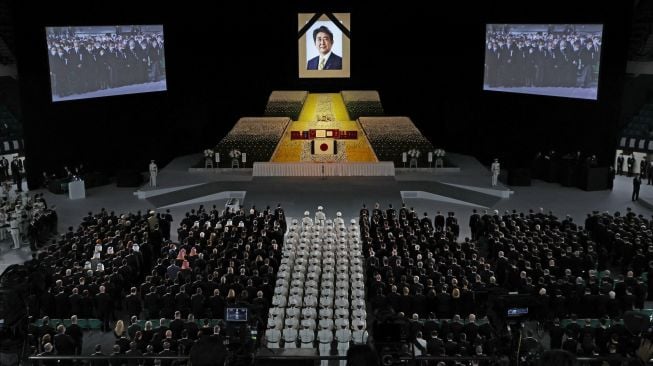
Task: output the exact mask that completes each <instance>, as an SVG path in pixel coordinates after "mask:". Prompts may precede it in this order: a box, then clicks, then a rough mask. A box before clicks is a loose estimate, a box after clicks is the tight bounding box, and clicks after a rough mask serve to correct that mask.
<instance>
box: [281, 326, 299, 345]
mask: <svg viewBox="0 0 653 366" xmlns="http://www.w3.org/2000/svg"><path fill="white" fill-rule="evenodd" d="M287 320H288V319H286V321H287ZM283 342H284V344H283V348H297V329H295V328H293V327H291V326H290V325H286V329H284V330H283Z"/></svg>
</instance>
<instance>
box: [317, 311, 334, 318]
mask: <svg viewBox="0 0 653 366" xmlns="http://www.w3.org/2000/svg"><path fill="white" fill-rule="evenodd" d="M318 314H319V316H320V318H329V319H333V309H331V308H321V309H320V311H319V313H318Z"/></svg>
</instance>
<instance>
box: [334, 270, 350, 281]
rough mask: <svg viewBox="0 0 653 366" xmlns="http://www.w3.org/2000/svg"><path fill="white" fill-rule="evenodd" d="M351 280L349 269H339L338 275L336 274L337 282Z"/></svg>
mask: <svg viewBox="0 0 653 366" xmlns="http://www.w3.org/2000/svg"><path fill="white" fill-rule="evenodd" d="M348 279H349V273H347V267H339V268H338V273H337V274H336V281H347V280H348Z"/></svg>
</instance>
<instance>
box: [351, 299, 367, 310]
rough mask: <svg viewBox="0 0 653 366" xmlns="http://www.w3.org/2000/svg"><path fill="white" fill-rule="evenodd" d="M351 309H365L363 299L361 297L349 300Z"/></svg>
mask: <svg viewBox="0 0 653 366" xmlns="http://www.w3.org/2000/svg"><path fill="white" fill-rule="evenodd" d="M351 308H352V309H360V310H365V300H363V299H354V300H352V301H351Z"/></svg>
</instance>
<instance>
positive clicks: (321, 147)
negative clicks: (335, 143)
mask: <svg viewBox="0 0 653 366" xmlns="http://www.w3.org/2000/svg"><path fill="white" fill-rule="evenodd" d="M320 150H322V151H327V150H329V145H327V144H325V143H322V144H320Z"/></svg>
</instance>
